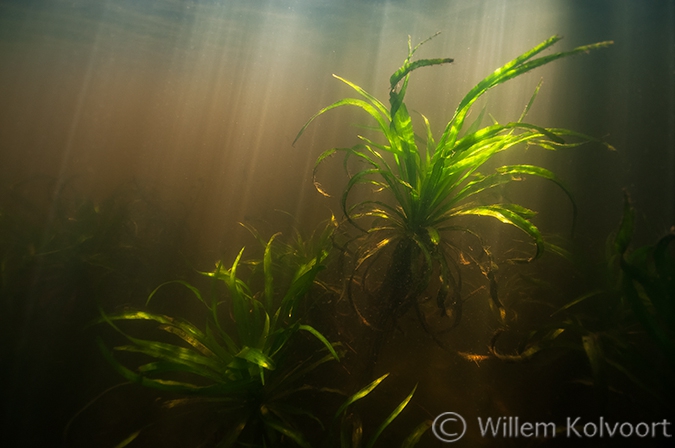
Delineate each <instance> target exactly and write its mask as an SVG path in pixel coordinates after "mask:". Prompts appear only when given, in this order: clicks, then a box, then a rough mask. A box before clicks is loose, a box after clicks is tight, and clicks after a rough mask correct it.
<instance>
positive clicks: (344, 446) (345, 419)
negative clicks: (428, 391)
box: [328, 373, 431, 448]
mask: <svg viewBox="0 0 675 448" xmlns="http://www.w3.org/2000/svg"><path fill="white" fill-rule="evenodd" d="M388 376H389V374H388V373H387V374H385V375H382V376H381V377H379V378H377V379H376V380H374V381H373V382H371V383H370V384H368V385H367V386H366V387H364V388H363V389H361V390H359V391H358V392H356V393H355V394H353V395H351V396H350V397H349V398H347V400H346V401H345V402H344V403H343V404H342V406H340V408H339V409H338V410H337V412H336V413H335V417H334V419H333V420H334V421H335V420H337V419H340V431H339V437H336V436H335V435H334V434H335V433H331V436H330V437H331V439H330V441H329V443H328V445H329V446H339V447H340V448H361V447H363V448H373V447H374V446H375V444H376V443H377V441H378V439H379V437H380V435H381V434H382V432H383V431H384V430H385V429H387V427H388V426H389V425H390V424H391V423H392V422H393V421H394V420H395V419H396V418H397V417H398V416H399V414H400V413H401V412H402V411H403V409H405V407H406V406H407V405H408V403H410V400H411V399H412V397H413V395H414V394H415V390H416V389H417V386H415V388H414V389H413V390H412V391H411V392H410V394H409V395H408V396H407V397H406V398H405V399H404V400H403V401H402V402H400V403H399V404H398V406H396V408H395V409H394V410H393V411H392V412H391V414H389V416H388V417H387V418H386V419H385V420H384V421H382V423H380V425H379V426H378V427H377V429H376V430H375V432H374V433H373V434H372V435H371V436H370V438H369V439H368V442H366V444H365V445H364V444H363V443H362V441H363V423H362V422H361V419H360V417H359V416H358V414H357V413H355V412H351V410H350V407H351V406H352V405H353V404H354V403H356V402H357V401H359V400H361V399H363V398H365V397H367V396H368V395H369V394H370V393H371V392H372V391H373V390H374V389H375V388H376V387H377V386H378V385H379V384H380V383H381V382H382V381H384V380H385V379H386V378H387V377H388ZM430 427H431V421H425V422H422V423H421V424H419V425H418V426H417V427H416V428H415V429H414V430H413V431H412V432H411V433H410V434H409V435H408V437H406V438H405V439H404V440H403V442H402V443H401V448H412V447H414V446H416V445H417V443H418V442H419V440H420V438H421V437H422V435H423V434H424V433H425V432H426V431H427V430H428V429H429V428H430ZM338 439H339V442H338Z"/></svg>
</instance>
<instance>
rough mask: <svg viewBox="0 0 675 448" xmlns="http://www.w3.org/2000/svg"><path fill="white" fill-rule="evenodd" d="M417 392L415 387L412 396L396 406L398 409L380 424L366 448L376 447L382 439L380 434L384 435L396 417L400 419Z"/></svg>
mask: <svg viewBox="0 0 675 448" xmlns="http://www.w3.org/2000/svg"><path fill="white" fill-rule="evenodd" d="M416 390H417V386H415V387H414V388H413V390H412V392H410V394H409V395H408V396H407V397H406V398H405V399H404V400H403V401H402V402H401V403H399V405H398V406H396V409H394V411H393V412H392V413H391V414H390V415H389V417H387V418H386V419H385V420H384V421H383V422H382V423H381V424H380V426H378V428H377V430H376V431H375V434H373V436H372V437H371V438H370V441H369V442H368V445H366V448H373V446H374V445H375V442H377V439H378V438H379V437H380V434H382V431H384V430H385V429H386V428H387V426H389V425H390V424H391V422H393V421H394V419H395V418H396V417H398V415H399V414H400V413H401V411H403V409H405V407H406V406H407V405H408V403H410V400H411V399H412V397H413V394H414V393H415V391H416Z"/></svg>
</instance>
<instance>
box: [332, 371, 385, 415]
mask: <svg viewBox="0 0 675 448" xmlns="http://www.w3.org/2000/svg"><path fill="white" fill-rule="evenodd" d="M388 376H389V374H388V373H385V374H384V375H382V376H381V377H379V378H378V379H376V380H375V381H373V382H372V383H370V384H368V385H367V386H366V387H364V388H363V389H361V390H359V391H358V392H356V393H355V394H354V395H352V396H350V397H349V398H348V399H347V401H345V402H344V403H342V406H340V408H339V409H338V410H337V412H336V413H335V417H334V418H335V419H336V418H338V417H339V416H340V415H341V414H342V413H343V412H344V411H345V410H346V409H347V408H348V407H349V406H350V405H352V404H353V403H354V402H356V401H359V400H360V399H362V398H364V397H366V396H367V395H368V394H369V393H371V392H372V391H373V389H375V388H376V387H377V386H378V385H379V384H380V383H381V382H382V381H384V379H385V378H386V377H388Z"/></svg>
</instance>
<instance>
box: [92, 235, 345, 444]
mask: <svg viewBox="0 0 675 448" xmlns="http://www.w3.org/2000/svg"><path fill="white" fill-rule="evenodd" d="M329 229H330V225H329V226H328V227H327V230H326V232H323V233H321V234H320V235H319V236H318V237H317V238H315V239H314V241H315V242H316V243H317V244H316V245H315V246H314V247H315V248H316V252H315V253H314V254H313V256H311V257H310V258H307V256H308V254H307V253H298V252H297V251H293V250H290V249H289V248H291V247H292V246H291V245H282V246H281V247H282V248H286V249H282V250H280V251H279V253H275V247H278V246H275V245H274V244H273V243H274V242H275V241H276V238H277V237H278V236H279V234H275V235H273V236H272V237H271V238H270V239H269V240H267V241H266V242H265V244H264V254H263V257H262V259H256V260H249V262H247V263H245V262H244V261H243V259H242V256H243V252H244V249H242V250H241V251H240V252H239V254H238V255H237V257H236V258H235V260H234V262H233V263H232V266H231V267H230V268H229V269H227V268H225V267H224V266H223V265H222V262H218V264H217V268H216V269H215V270H214V271H213V272H204V273H202V274H204V275H206V276H208V277H210V278H211V279H212V280H211V281H212V282H213V283H212V289H211V293H210V295H211V297H210V298H208V297H205V296H204V295H202V293H201V292H200V291H199V289H198V288H196V287H195V286H193V285H191V284H189V283H187V282H185V281H182V280H176V281H173V282H168V283H165V284H163V285H160V286H159V287H158V288H157V289H155V291H153V292H152V293H151V294H150V296H149V297H148V300H147V302H148V303H149V302H150V301H151V300H152V299H153V297H154V296H155V295H156V293H157V292H158V291H159V290H160V289H162V288H163V287H164V286H165V285H167V284H179V285H182V286H184V287H185V288H187V289H188V290H189V291H190V292H191V293H192V295H194V297H195V298H196V299H197V300H199V302H201V303H202V304H203V305H205V306H206V307H207V309H208V317H207V319H206V325H205V327H202V328H200V327H198V326H197V325H194V324H192V323H190V322H188V321H186V320H184V319H180V318H174V317H170V316H167V315H163V314H156V313H151V312H148V311H143V310H131V311H124V312H122V313H118V314H110V315H108V314H106V313H105V312H103V311H101V313H102V318H101V319H100V320H99V322H101V321H105V322H107V323H109V324H110V325H111V326H112V327H113V328H115V329H116V330H117V331H118V332H119V333H121V334H122V335H123V336H124V337H125V338H126V339H127V340H128V341H129V342H130V344H127V345H119V346H116V347H114V350H115V351H117V352H133V353H141V354H143V355H146V356H147V357H150V358H151V361H150V362H147V363H144V364H142V365H140V366H138V367H137V368H135V369H131V368H128V367H126V366H125V365H124V363H123V362H121V361H118V360H117V359H116V358H115V357H114V356H113V353H112V352H111V350H109V349H108V348H107V346H106V345H105V344H104V343H103V342H102V341H101V340H100V339H99V346H100V348H101V351H102V352H103V354H104V356H105V357H106V359H107V360H108V361H109V362H110V363H111V364H112V365H113V366H114V367H115V369H116V370H117V371H118V372H119V373H120V374H122V376H124V377H125V378H126V379H128V380H129V381H131V382H133V383H138V384H140V385H142V386H145V387H149V388H154V389H158V390H161V391H164V392H172V393H177V394H179V395H180V396H182V398H179V399H168V400H166V401H165V403H164V405H165V406H166V407H168V408H173V407H178V406H180V407H185V406H187V405H190V404H209V405H213V406H215V412H216V413H217V414H218V415H219V416H221V417H222V421H223V425H224V428H223V429H222V430H221V432H222V434H220V433H219V434H218V436H217V438H218V446H219V447H230V446H260V447H262V446H268V447H269V446H288V443H291V444H292V445H293V446H300V447H309V442H308V439H307V438H306V436H305V434H304V433H303V431H302V430H301V429H299V425H298V424H297V422H296V420H298V419H305V420H308V421H314V422H316V424H317V425H318V426H319V427H320V426H321V422H320V420H319V418H318V417H317V416H316V415H315V414H314V413H313V411H312V410H310V409H306V408H304V407H302V406H301V405H298V404H297V403H296V401H294V400H297V396H298V395H299V394H302V393H303V392H307V391H312V390H314V389H315V388H313V387H312V386H311V385H309V384H307V383H305V380H306V379H305V377H306V375H308V374H309V373H311V372H312V371H314V370H315V369H316V368H318V367H319V366H320V365H322V364H324V363H326V362H328V361H330V360H333V359H335V360H339V355H338V350H336V348H339V347H337V345H335V346H334V345H333V344H331V343H329V342H328V340H326V338H325V337H324V336H323V335H322V334H321V333H320V332H319V331H317V330H316V329H315V328H313V327H312V326H310V325H307V324H304V323H302V319H301V312H300V310H301V305H302V301H303V299H304V298H305V297H306V296H307V294H308V292H309V290H310V288H311V287H312V285H313V284H314V282H315V279H316V275H317V274H318V273H319V272H320V271H321V270H322V269H323V267H324V266H323V262H324V260H325V259H326V257H327V255H328V251H327V250H326V247H325V244H322V242H323V243H326V242H327V241H328V239H327V238H326V234H327V233H329V231H330V230H329ZM255 235H256V236H258V237H259V235H257V233H256V234H255ZM309 246H310V245H307V246H306V247H309ZM293 254H294V255H293ZM291 255H293V256H292V257H290V256H291ZM289 257H290V258H292V259H289ZM245 264H247V265H248V266H249V267H250V268H251V269H250V271H251V277H250V278H249V279H248V280H246V281H245V280H244V279H243V278H242V274H241V268H242V266H244V265H245ZM289 269H290V271H289ZM280 272H282V273H288V272H290V276H287V277H288V281H287V282H284V281H283V277H284V275H282V274H280ZM257 274H260V275H259V277H261V278H256V277H258V275H257ZM220 283H222V284H224V286H225V290H226V295H225V297H224V298H223V297H222V296H221V294H218V291H217V288H216V286H217V284H220ZM255 285H258V286H259V287H258V288H257V289H256V288H255ZM224 307H225V308H226V309H227V311H226V312H227V313H229V314H230V317H231V322H229V324H230V325H227V322H226V319H225V318H224V315H223V308H224ZM132 321H146V322H152V323H154V324H156V327H157V329H159V330H161V331H163V332H165V333H168V334H170V335H173V336H175V337H177V338H178V341H176V342H163V340H161V339H159V338H158V339H157V340H147V339H141V338H137V337H134V336H131V335H130V334H129V332H128V331H125V330H122V329H121V328H120V326H119V324H120V323H122V322H125V323H129V322H132ZM298 332H306V333H308V334H311V335H312V336H313V337H314V338H315V339H317V340H318V341H319V342H320V346H322V348H323V349H317V348H316V347H312V346H309V347H305V346H301V347H300V349H298V346H297V344H296V342H297V337H296V334H297V333H298ZM292 345H293V346H294V350H295V351H296V352H297V351H299V353H300V355H301V359H300V360H299V362H296V359H295V357H294V356H291V354H289V352H291V351H292V350H291V349H290V347H291V346H292ZM296 357H297V356H296ZM138 433H139V432H136V433H134V434H132V435H131V436H130V439H128V440H129V441H131V440H133V438H135V437H137V436H138Z"/></svg>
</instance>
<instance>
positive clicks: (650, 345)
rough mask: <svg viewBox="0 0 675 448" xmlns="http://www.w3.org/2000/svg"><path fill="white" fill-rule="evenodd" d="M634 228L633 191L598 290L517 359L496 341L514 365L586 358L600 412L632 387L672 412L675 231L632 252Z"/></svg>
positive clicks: (540, 332) (572, 305)
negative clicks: (543, 357)
mask: <svg viewBox="0 0 675 448" xmlns="http://www.w3.org/2000/svg"><path fill="white" fill-rule="evenodd" d="M634 227H635V209H634V208H633V207H632V205H631V203H630V199H629V197H628V194H627V193H625V194H624V207H623V217H622V219H621V223H620V225H619V227H618V229H617V231H616V232H614V234H612V235H610V236H609V237H608V238H607V250H606V252H607V254H606V261H605V264H604V269H603V270H601V271H600V273H599V274H596V276H595V277H596V278H595V279H594V280H595V282H594V283H596V286H595V287H594V288H592V289H591V290H590V291H588V292H585V293H583V294H581V295H580V296H578V297H576V298H575V299H574V300H571V301H569V302H567V303H566V304H564V305H563V306H562V307H560V308H559V309H557V310H555V311H554V312H553V313H552V314H551V322H550V323H549V324H547V325H544V326H542V327H540V328H537V329H535V330H534V331H532V332H531V333H530V334H529V335H528V337H526V338H525V339H524V340H523V341H522V343H521V347H520V348H519V349H518V351H517V353H515V354H503V353H501V352H499V351H497V349H496V347H495V344H496V342H497V336H495V338H494V339H493V342H492V351H493V353H494V354H495V355H496V356H497V357H499V358H501V359H503V360H506V361H525V360H529V359H531V358H532V357H533V356H534V355H535V354H537V353H539V352H541V351H550V350H551V349H564V350H567V351H570V352H573V353H579V354H582V356H583V357H584V358H585V359H586V366H587V370H586V371H587V374H588V377H589V378H590V379H591V381H590V382H588V384H591V385H593V387H594V390H595V392H596V396H597V398H598V400H599V404H600V406H606V405H607V403H608V400H609V398H610V395H613V394H617V393H622V392H625V391H626V389H627V388H630V387H632V388H634V389H637V390H638V391H639V392H640V393H642V394H646V396H648V397H649V400H655V401H656V402H658V403H660V405H661V406H662V407H664V409H668V408H670V409H671V411H672V397H673V393H674V392H675V391H674V390H673V387H672V382H671V380H670V378H671V377H672V375H673V373H674V372H675V342H674V341H675V245H673V242H674V241H675V233H673V230H672V229H671V232H670V233H668V234H666V235H665V236H663V237H661V238H659V239H658V241H657V242H656V243H655V244H651V245H646V246H642V247H638V248H634V249H632V250H631V249H630V246H631V241H632V238H633V234H634V231H635V230H634ZM664 379H665V380H664Z"/></svg>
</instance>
